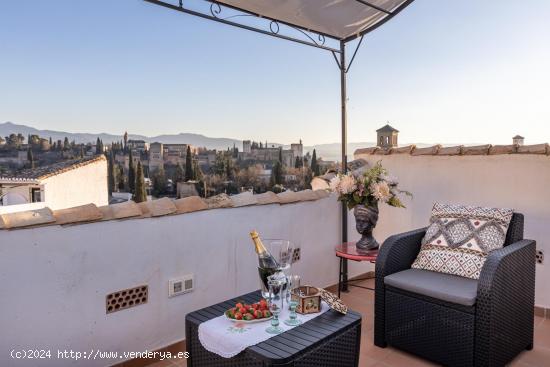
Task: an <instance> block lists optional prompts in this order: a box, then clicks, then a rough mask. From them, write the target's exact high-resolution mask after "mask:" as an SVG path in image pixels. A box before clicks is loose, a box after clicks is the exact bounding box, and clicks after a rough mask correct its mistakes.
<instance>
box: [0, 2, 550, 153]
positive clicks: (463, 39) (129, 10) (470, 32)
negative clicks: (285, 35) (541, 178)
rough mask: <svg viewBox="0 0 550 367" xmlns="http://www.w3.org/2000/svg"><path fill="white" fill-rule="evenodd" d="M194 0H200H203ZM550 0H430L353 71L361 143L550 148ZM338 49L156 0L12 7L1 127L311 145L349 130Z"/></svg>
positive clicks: (2, 18) (0, 24)
mask: <svg viewBox="0 0 550 367" xmlns="http://www.w3.org/2000/svg"><path fill="white" fill-rule="evenodd" d="M187 1H189V0H187ZM548 19H550V1H548V0H529V1H517V0H484V1H479V0H461V1H451V0H416V1H415V2H413V4H412V5H410V6H409V7H408V8H407V9H405V10H404V11H403V12H401V13H400V14H399V15H398V16H396V17H395V18H394V19H392V20H391V21H389V22H388V23H386V24H385V25H384V26H382V27H380V28H378V29H377V30H375V31H374V32H372V33H370V34H369V35H368V36H367V37H365V40H364V42H363V45H362V47H361V49H360V51H359V53H358V55H357V58H356V60H355V62H354V64H353V67H352V68H351V70H350V72H349V73H348V97H349V100H348V108H349V113H348V120H349V128H348V135H349V141H352V142H359V141H374V140H375V130H376V129H377V128H379V127H381V126H383V125H384V124H385V123H386V122H387V121H389V122H390V124H391V125H392V126H394V127H395V128H397V129H399V130H400V142H407V143H442V144H453V143H492V144H509V143H511V137H512V136H514V135H516V134H521V135H523V136H525V138H526V144H535V143H540V142H548V141H550V22H548ZM339 88H340V80H339V71H338V69H337V67H336V64H335V62H334V59H333V58H332V55H331V54H330V53H328V52H326V51H323V50H319V49H315V48H311V47H307V46H302V45H298V44H294V43H291V42H286V41H283V40H279V39H275V38H272V37H268V36H264V35H260V34H256V33H253V32H249V31H246V30H242V29H237V28H233V27H229V26H226V25H222V24H217V23H214V22H210V21H207V20H203V19H199V18H196V17H192V16H188V15H185V14H181V13H178V12H174V11H172V10H168V9H165V8H161V7H158V6H155V5H151V4H149V3H146V2H144V1H140V0H94V1H89V0H88V1H84V0H50V1H13V0H0V122H4V121H12V122H14V123H21V124H28V125H30V126H33V127H36V128H39V129H50V130H64V131H69V132H91V133H99V132H108V133H114V134H122V133H123V132H124V131H126V130H127V131H128V132H131V133H136V134H143V135H148V136H154V135H159V134H172V133H180V132H192V133H200V134H204V135H207V136H212V137H229V138H237V139H256V140H260V141H264V140H266V139H268V140H269V141H273V142H278V143H286V144H288V143H291V142H296V141H298V140H299V139H302V140H303V141H304V144H306V145H312V144H321V143H332V142H338V141H339V139H340V94H339V93H340V89H339Z"/></svg>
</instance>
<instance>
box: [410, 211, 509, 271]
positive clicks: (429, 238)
mask: <svg viewBox="0 0 550 367" xmlns="http://www.w3.org/2000/svg"><path fill="white" fill-rule="evenodd" d="M512 214H513V210H512V209H497V208H483V207H475V206H463V205H451V204H439V203H436V204H435V205H434V207H433V209H432V217H431V218H430V226H429V227H428V229H427V231H426V235H425V236H424V238H423V239H422V247H421V249H420V253H419V254H418V256H417V258H416V260H415V261H414V263H413V264H412V267H413V268H415V269H425V270H431V271H437V272H440V273H447V274H454V275H459V276H462V277H466V278H471V279H479V275H480V273H481V268H482V267H483V264H484V263H485V260H486V258H487V254H488V253H489V252H491V251H493V250H496V249H499V248H502V246H503V245H504V241H505V240H506V232H507V231H508V226H509V225H510V220H511V219H512Z"/></svg>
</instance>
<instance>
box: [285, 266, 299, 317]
mask: <svg viewBox="0 0 550 367" xmlns="http://www.w3.org/2000/svg"><path fill="white" fill-rule="evenodd" d="M287 282H288V285H287V295H286V298H287V302H288V305H289V307H290V314H289V315H288V319H286V320H285V321H284V323H285V324H286V325H288V326H298V325H301V324H302V320H299V319H298V315H297V314H296V307H297V306H298V298H292V290H293V289H296V288H298V287H299V286H300V276H299V275H291V276H289V277H288V280H287Z"/></svg>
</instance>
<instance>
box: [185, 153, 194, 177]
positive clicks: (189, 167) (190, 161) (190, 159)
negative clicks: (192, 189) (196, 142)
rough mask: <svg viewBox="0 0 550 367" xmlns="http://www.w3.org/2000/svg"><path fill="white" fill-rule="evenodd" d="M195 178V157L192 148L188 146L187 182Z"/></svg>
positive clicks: (186, 157) (186, 161) (186, 156)
mask: <svg viewBox="0 0 550 367" xmlns="http://www.w3.org/2000/svg"><path fill="white" fill-rule="evenodd" d="M193 177H194V174H193V157H192V156H191V146H190V145H188V146H187V152H186V154H185V181H189V180H192V179H193Z"/></svg>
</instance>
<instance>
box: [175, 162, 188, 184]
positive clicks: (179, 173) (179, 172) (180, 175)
mask: <svg viewBox="0 0 550 367" xmlns="http://www.w3.org/2000/svg"><path fill="white" fill-rule="evenodd" d="M184 179H185V173H184V171H183V167H182V166H181V164H179V163H178V165H177V166H176V172H175V173H174V185H176V184H177V183H178V182H183V180H184Z"/></svg>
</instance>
